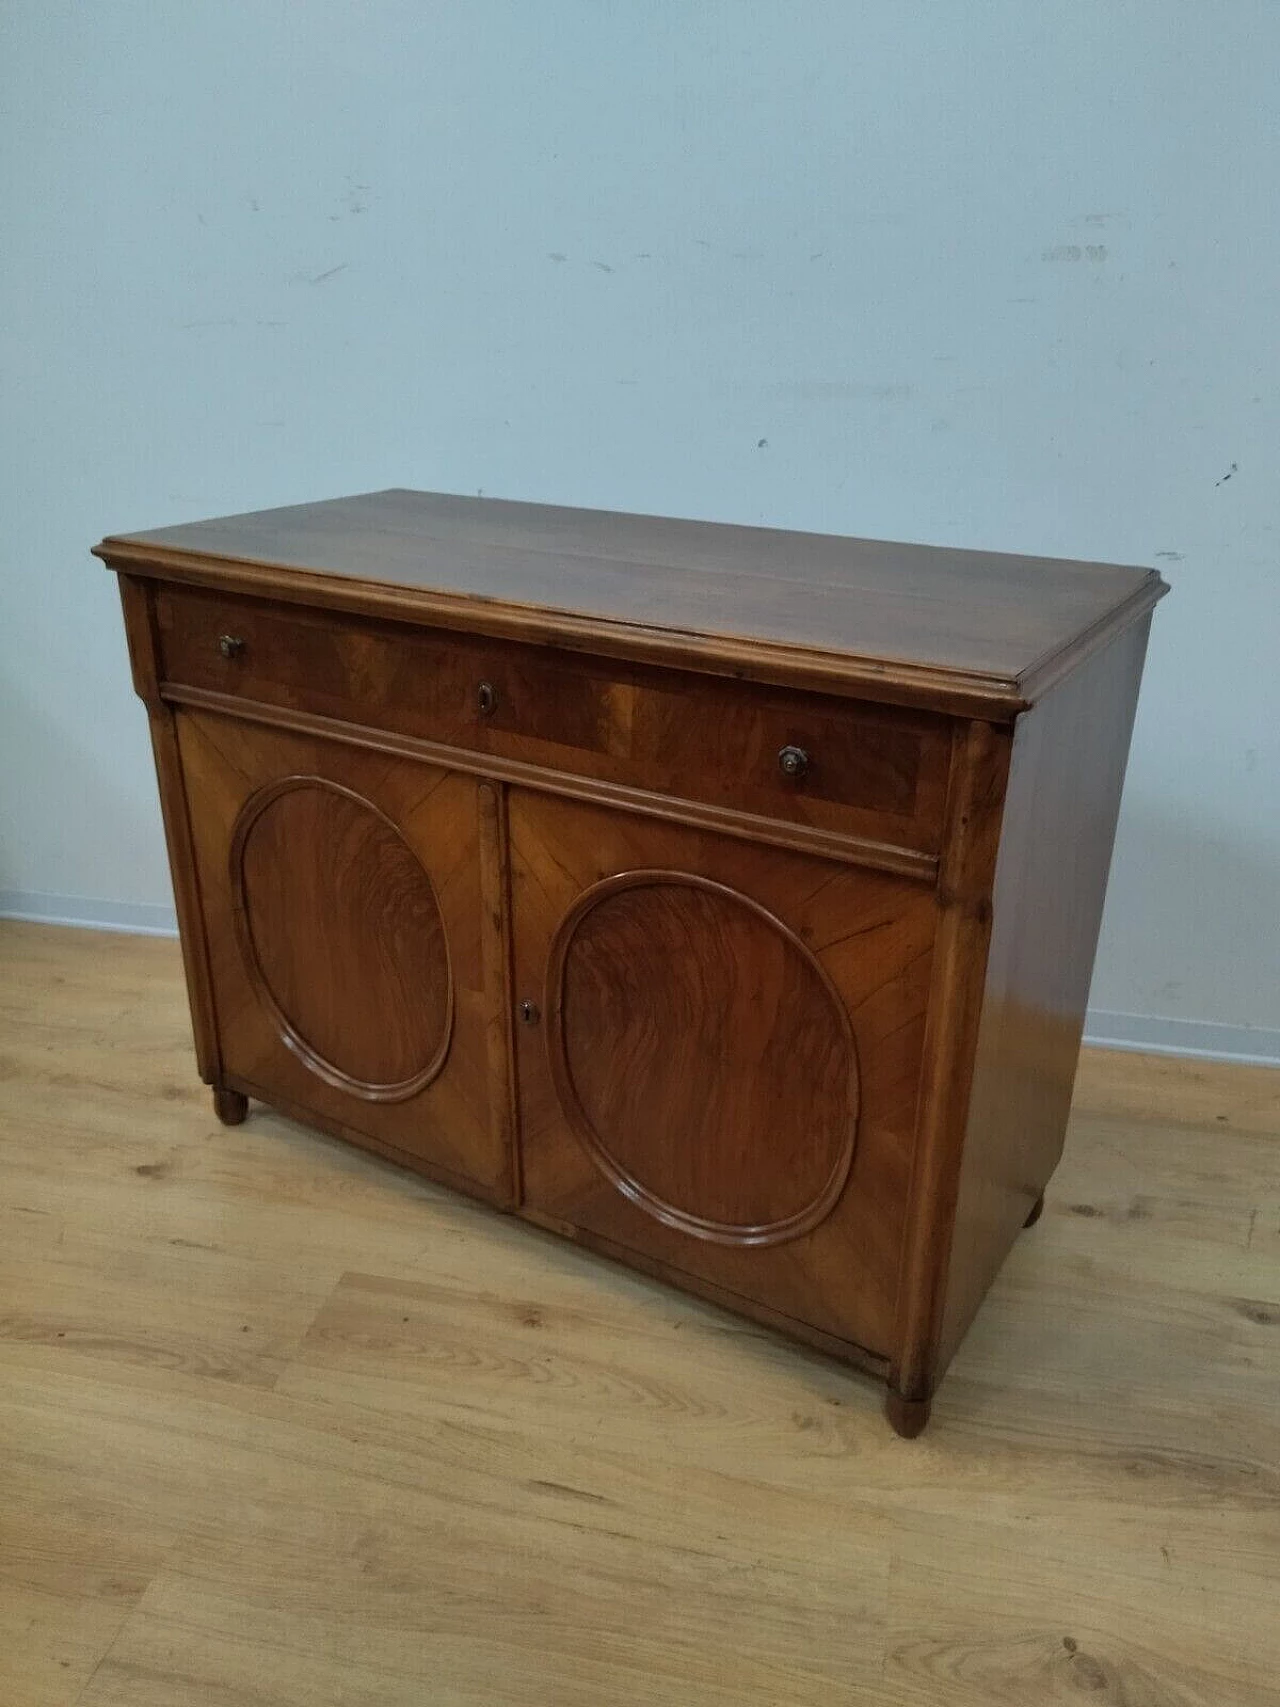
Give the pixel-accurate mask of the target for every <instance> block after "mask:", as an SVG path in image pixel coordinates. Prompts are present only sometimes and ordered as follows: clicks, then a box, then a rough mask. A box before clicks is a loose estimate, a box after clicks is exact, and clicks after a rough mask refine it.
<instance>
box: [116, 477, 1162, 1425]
mask: <svg viewBox="0 0 1280 1707" xmlns="http://www.w3.org/2000/svg"><path fill="white" fill-rule="evenodd" d="M95 550H96V552H97V555H98V556H100V557H101V558H102V559H103V560H104V561H105V562H106V563H107V564H108V565H109V566H110V567H111V568H112V569H114V570H115V571H117V573H118V575H119V579H120V589H121V594H122V597H123V601H124V612H125V625H126V630H127V634H128V644H129V653H130V658H131V660H132V667H133V679H134V685H135V687H136V689H137V691H138V693H139V694H140V696H141V697H142V699H143V701H144V702H145V704H146V707H147V712H148V715H149V718H150V724H151V735H152V741H153V744H154V749H155V757H156V767H157V771H158V773H159V780H160V795H161V802H162V805H163V810H164V822H165V830H166V835H167V838H168V847H169V857H170V862H171V865H172V870H173V882H174V890H175V894H176V898H177V907H178V919H179V924H180V927H181V934H182V948H183V955H184V960H185V965H186V973H187V983H188V988H189V991H190V997H191V1012H192V1019H193V1024H194V1030H195V1043H196V1055H197V1060H198V1065H199V1070H200V1073H201V1075H202V1077H203V1078H204V1079H205V1080H206V1082H208V1083H209V1084H210V1085H212V1087H213V1093H214V1101H215V1106H216V1108H217V1112H218V1114H219V1116H220V1117H221V1118H222V1119H223V1120H224V1121H227V1122H236V1121H239V1120H242V1119H243V1118H244V1116H245V1112H246V1108H247V1099H248V1098H249V1097H257V1098H261V1099H262V1100H263V1101H265V1102H268V1103H270V1104H272V1105H274V1106H275V1107H277V1108H279V1109H282V1110H284V1111H286V1112H288V1113H290V1114H293V1115H295V1116H297V1117H298V1118H300V1119H302V1120H305V1121H308V1122H310V1123H311V1124H313V1125H315V1126H318V1127H320V1128H322V1129H324V1130H325V1131H328V1132H331V1133H336V1134H338V1135H340V1136H341V1137H344V1138H347V1139H350V1140H351V1141H352V1142H353V1143H357V1144H361V1145H364V1146H366V1147H368V1148H370V1149H373V1150H376V1151H379V1152H380V1153H382V1154H383V1155H386V1156H390V1157H393V1158H394V1159H395V1160H397V1161H399V1162H402V1163H404V1164H406V1165H407V1166H409V1167H413V1168H417V1169H419V1170H421V1171H422V1172H423V1173H425V1174H428V1175H430V1176H431V1177H432V1178H434V1179H438V1180H441V1181H443V1182H446V1183H447V1184H449V1185H452V1186H456V1187H458V1188H459V1189H461V1190H464V1191H467V1192H470V1193H473V1194H475V1195H477V1196H479V1197H482V1198H484V1199H486V1200H487V1201H489V1202H490V1203H492V1204H494V1205H496V1206H497V1207H499V1208H501V1209H505V1210H510V1211H514V1212H515V1213H516V1214H519V1215H522V1216H525V1217H526V1218H527V1219H529V1220H530V1221H534V1222H537V1223H538V1224H539V1225H540V1226H543V1227H548V1228H551V1229H553V1230H555V1231H556V1232H559V1233H563V1234H565V1235H566V1236H567V1237H570V1238H573V1239H576V1240H578V1241H580V1242H581V1243H582V1244H584V1245H588V1246H590V1247H592V1248H593V1249H595V1250H598V1251H600V1252H603V1253H605V1254H607V1255H608V1256H611V1257H615V1258H618V1259H619V1260H621V1261H623V1262H626V1263H629V1264H632V1265H633V1266H635V1267H637V1268H640V1269H643V1270H644V1271H645V1272H646V1273H649V1274H652V1275H656V1276H658V1277H660V1278H662V1279H664V1280H667V1281H670V1282H672V1283H674V1284H675V1285H678V1286H681V1287H684V1288H686V1289H688V1290H690V1291H692V1292H696V1293H699V1294H701V1295H702V1296H704V1297H707V1298H710V1299H714V1300H716V1301H717V1302H719V1303H721V1304H724V1305H726V1306H728V1307H729V1308H731V1309H734V1310H738V1311H741V1312H742V1313H744V1314H746V1315H748V1316H751V1317H754V1318H756V1319H757V1320H760V1321H763V1322H767V1323H769V1324H772V1325H773V1326H775V1327H777V1328H779V1329H782V1330H783V1331H785V1332H788V1333H791V1334H793V1335H796V1336H798V1337H799V1338H801V1339H804V1340H807V1341H809V1342H810V1343H811V1344H814V1345H816V1346H819V1347H821V1348H822V1349H823V1350H825V1351H828V1352H831V1353H834V1354H835V1355H836V1356H837V1357H841V1358H843V1359H845V1360H846V1361H848V1362H849V1363H851V1364H854V1365H856V1366H857V1367H858V1368H860V1369H863V1370H865V1371H868V1372H870V1373H871V1374H873V1375H875V1376H878V1377H879V1378H880V1379H881V1380H882V1381H884V1382H885V1383H886V1384H887V1387H888V1395H889V1397H888V1413H889V1416H890V1419H891V1421H892V1422H893V1424H894V1426H895V1427H896V1428H897V1429H898V1430H899V1431H900V1432H901V1433H904V1434H914V1433H917V1432H918V1431H919V1430H920V1429H921V1428H922V1427H923V1426H924V1423H925V1421H926V1420H927V1417H928V1412H929V1404H930V1401H931V1398H932V1395H933V1392H934V1389H935V1386H936V1384H937V1382H938V1380H939V1378H940V1376H941V1374H942V1372H943V1370H944V1369H945V1368H946V1365H947V1363H948V1361H949V1360H950V1358H951V1356H952V1354H953V1352H954V1351H955V1349H956V1347H957V1345H958V1344H959V1342H960V1339H961V1337H962V1336H963V1334H964V1332H965V1330H966V1328H967V1327H968V1325H969V1322H970V1320H971V1319H972V1317H973V1315H974V1313H975V1311H976V1310H977V1308H978V1306H979V1304H980V1303H981V1300H982V1297H983V1295H984V1293H985V1292H986V1290H987V1288H988V1286H989V1285H990V1283H991V1281H992V1279H993V1278H994V1276H995V1274H996V1272H997V1270H998V1269H999V1267H1000V1264H1001V1262H1002V1261H1003V1259H1004V1257H1005V1255H1006V1253H1007V1252H1008V1250H1009V1248H1010V1246H1011V1245H1012V1243H1013V1241H1014V1240H1015V1238H1016V1237H1017V1235H1018V1233H1019V1231H1020V1229H1021V1228H1022V1227H1023V1226H1024V1224H1029V1223H1030V1222H1031V1221H1033V1220H1034V1219H1035V1218H1036V1216H1037V1215H1038V1213H1039V1209H1040V1205H1041V1203H1042V1200H1043V1193H1044V1188H1045V1185H1046V1182H1047V1181H1048V1179H1049V1177H1050V1175H1051V1174H1052V1172H1053V1169H1054V1166H1055V1164H1056V1162H1057V1160H1058V1157H1059V1155H1060V1153H1061V1149H1062V1141H1063V1133H1064V1129H1065V1126H1066V1121H1067V1112H1068V1106H1069V1104H1070V1100H1071V1089H1072V1081H1073V1078H1074V1074H1075V1067H1076V1058H1077V1054H1078V1050H1079V1044H1080V1034H1081V1027H1082V1024H1083V1018H1084V1010H1085V1000H1086V997H1087V994H1088V989H1089V979H1090V974H1091V970H1092V966H1093V956H1094V949H1095V946H1096V942H1097V934H1098V924H1099V919H1100V916H1101V911H1102V901H1103V893H1104V889H1105V886H1106V879H1107V868H1108V864H1109V861H1110V856H1111V844H1112V838H1113V834H1114V830H1115V822H1116V813H1117V810H1118V806H1119V801H1120V790H1121V784H1122V781H1123V776H1124V768H1125V759H1126V755H1127V752H1128V746H1129V735H1130V729H1131V725H1132V721H1133V713H1134V705H1135V701H1136V698H1137V692H1138V683H1139V678H1140V675H1141V671H1142V662H1143V655H1144V651H1145V648H1146V641H1147V630H1148V626H1149V623H1150V616H1151V610H1152V607H1153V606H1154V604H1155V602H1156V600H1157V599H1158V598H1160V596H1161V595H1162V594H1163V593H1164V591H1165V590H1166V589H1165V586H1164V583H1163V582H1162V581H1161V579H1160V577H1159V576H1158V575H1157V574H1156V573H1155V572H1154V571H1153V570H1148V569H1135V568H1117V567H1111V566H1105V565H1098V564H1082V563H1067V562H1057V561H1047V560H1041V559H1032V558H1020V557H1007V556H995V555H992V554H989V553H982V552H968V551H951V550H936V549H929V548H925V547H921V546H911V545H892V544H882V543H876V542H873V541H868V540H855V539H840V538H830V537H824V536H819V535H812V534H790V533H780V532H774V531H768V530H764V529H755V528H738V527H725V526H717V525H711V524H707V523H694V522H683V521H672V520H663V519H659V518H656V517H642V516H630V515H611V514H605V513H600V512H594V511H575V510H565V509H553V508H546V507H542V506H536V505H528V504H514V503H499V502H494V501H491V500H480V499H468V498H459V497H447V496H438V495H432V494H427V493H419V492H407V491H389V492H379V493H372V494H368V495H366V496H362V497H356V498H344V499H339V500H335V501H333V502H329V503H318V504H306V505H302V506H299V507H297V508H291V509H281V510H272V511H266V512H262V513H260V514H254V515H243V516H230V517H226V518H224V519H222V520H218V521H210V522H200V523H193V524H191V525H188V526H183V527H174V528H166V529H161V530H159V531H156V532H150V533H139V534H130V535H118V536H113V537H111V538H109V539H106V540H104V541H103V543H102V544H101V545H99V546H97V547H96V548H95Z"/></svg>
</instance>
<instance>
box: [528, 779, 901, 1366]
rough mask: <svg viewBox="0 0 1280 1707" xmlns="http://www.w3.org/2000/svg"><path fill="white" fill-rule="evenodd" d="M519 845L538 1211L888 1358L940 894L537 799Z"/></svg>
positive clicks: (531, 1204)
mask: <svg viewBox="0 0 1280 1707" xmlns="http://www.w3.org/2000/svg"><path fill="white" fill-rule="evenodd" d="M509 824H510V847H511V877H512V893H513V900H512V917H513V927H514V955H515V993H516V997H517V1003H518V1012H519V1014H520V1017H521V1018H522V1020H523V1022H524V1023H522V1024H520V1025H519V1026H518V1027H517V1037H518V1043H517V1068H518V1077H519V1095H520V1121H521V1155H522V1166H523V1192H524V1202H525V1207H526V1211H527V1212H528V1213H531V1214H532V1215H534V1216H535V1218H539V1219H542V1220H544V1221H545V1222H547V1223H548V1224H549V1225H551V1226H554V1227H556V1228H558V1229H559V1230H562V1231H569V1230H572V1231H574V1232H576V1233H577V1235H578V1236H579V1237H581V1238H582V1239H583V1240H584V1241H585V1242H587V1243H591V1244H593V1245H596V1246H598V1247H599V1248H601V1249H603V1250H606V1251H612V1252H614V1253H616V1254H618V1255H623V1256H625V1257H626V1258H627V1260H631V1261H636V1260H638V1261H640V1263H641V1266H645V1267H648V1268H651V1269H654V1270H656V1271H657V1272H669V1273H671V1274H672V1276H673V1278H678V1279H680V1280H682V1281H683V1282H685V1283H688V1282H689V1281H690V1280H692V1281H693V1282H695V1283H697V1284H700V1286H701V1289H702V1290H704V1291H706V1292H707V1293H709V1294H710V1295H712V1296H715V1297H717V1298H720V1299H722V1300H723V1301H725V1302H727V1303H730V1304H733V1303H735V1302H737V1303H740V1304H742V1305H743V1306H744V1307H746V1308H748V1309H749V1310H751V1312H752V1313H754V1314H757V1315H763V1316H766V1317H768V1318H769V1319H772V1320H781V1319H784V1318H787V1317H791V1318H793V1319H794V1322H796V1323H805V1324H807V1325H808V1326H809V1328H811V1329H813V1330H816V1336H811V1337H818V1338H819V1339H820V1340H821V1337H822V1336H823V1335H825V1336H829V1338H830V1339H831V1340H832V1341H836V1342H839V1344H840V1345H841V1346H848V1347H851V1348H861V1349H862V1350H864V1351H869V1352H871V1353H873V1354H874V1355H877V1356H883V1355H886V1354H887V1353H888V1351H889V1348H890V1347H891V1345H892V1324H893V1312H894V1305H895V1292H896V1275H897V1270H898V1256H899V1251H900V1246H901V1239H902V1232H903V1224H904V1217H905V1213H906V1198H907V1188H908V1181H909V1175H910V1166H911V1152H912V1135H913V1128H914V1121H915V1107H916V1094H917V1081H918V1078H919V1071H920V1059H921V1050H922V1044H923V1036H924V1021H925V1008H926V1001H927V995H928V987H929V972H930V961H931V956H932V947H933V931H934V916H935V909H934V897H933V892H932V889H931V887H930V886H929V885H928V884H925V883H921V882H918V881H915V880H912V879H910V878H904V877H901V876H896V875H891V874H887V873H885V872H881V871H875V870H870V869H867V868H863V867H859V866H855V865H852V864H843V863H836V862H833V861H827V860H825V859H817V858H814V857H812V856H810V855H807V854H799V853H796V852H793V851H791V850H788V849H785V848H777V847H770V846H763V845H759V844H752V843H747V842H741V841H737V840H733V839H730V838H728V837H726V836H723V835H718V834H715V833H714V832H710V831H704V830H700V829H694V828H690V827H687V826H684V825H678V824H670V823H666V822H662V821H659V820H655V819H650V818H645V817H640V816H635V815H631V814H628V813H625V812H620V811H615V810H610V809H607V808H602V807H597V806H592V805H588V804H585V803H578V802H571V801H566V800H558V799H554V798H552V797H550V796H545V795H539V794H535V793H531V792H525V791H522V790H513V791H512V793H511V799H510V804H509ZM837 1349H838V1347H837Z"/></svg>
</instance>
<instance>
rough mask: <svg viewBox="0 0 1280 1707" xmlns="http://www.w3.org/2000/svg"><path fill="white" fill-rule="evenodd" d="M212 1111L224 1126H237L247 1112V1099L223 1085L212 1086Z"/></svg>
mask: <svg viewBox="0 0 1280 1707" xmlns="http://www.w3.org/2000/svg"><path fill="white" fill-rule="evenodd" d="M213 1112H214V1113H215V1114H216V1115H217V1117H218V1119H219V1120H220V1121H221V1122H222V1124H223V1125H224V1126H239V1124H240V1122H241V1121H242V1120H243V1119H244V1117H245V1115H246V1114H248V1112H249V1099H248V1097H246V1096H241V1094H240V1092H239V1091H231V1090H228V1089H227V1087H226V1086H225V1085H215V1086H214V1087H213Z"/></svg>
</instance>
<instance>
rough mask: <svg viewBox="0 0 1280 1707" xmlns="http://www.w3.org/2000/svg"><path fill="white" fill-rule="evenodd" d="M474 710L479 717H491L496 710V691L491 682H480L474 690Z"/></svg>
mask: <svg viewBox="0 0 1280 1707" xmlns="http://www.w3.org/2000/svg"><path fill="white" fill-rule="evenodd" d="M476 709H477V711H479V713H480V715H481V717H492V716H493V714H494V712H495V711H496V710H497V709H498V690H497V688H495V687H494V685H493V683H492V682H481V683H480V686H479V687H478V688H477V689H476Z"/></svg>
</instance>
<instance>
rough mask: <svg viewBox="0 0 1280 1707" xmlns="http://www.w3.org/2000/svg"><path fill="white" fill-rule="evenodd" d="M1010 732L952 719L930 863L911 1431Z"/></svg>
mask: <svg viewBox="0 0 1280 1707" xmlns="http://www.w3.org/2000/svg"><path fill="white" fill-rule="evenodd" d="M1010 746H1011V741H1010V737H1009V734H1008V732H1007V731H1005V730H1000V729H996V728H993V727H992V726H991V725H990V724H987V723H970V724H968V725H964V724H958V725H957V727H956V733H955V744H954V749H953V759H952V772H951V789H950V793H949V797H948V803H947V809H948V816H949V820H950V822H949V830H948V837H947V853H946V857H945V859H944V861H943V866H942V869H941V871H940V872H939V894H938V929H937V940H936V944H935V949H934V960H933V987H932V989H931V990H930V993H929V1023H928V1027H927V1030H926V1033H925V1042H924V1054H923V1061H924V1065H923V1071H922V1075H921V1085H920V1100H919V1105H918V1115H917V1122H916V1133H915V1145H914V1149H913V1168H912V1176H911V1199H910V1201H911V1209H910V1214H909V1216H908V1219H907V1223H906V1236H905V1238H904V1240H903V1244H902V1259H901V1260H902V1268H901V1273H900V1276H899V1284H898V1320H897V1325H896V1330H895V1336H894V1353H893V1366H892V1370H891V1373H890V1387H891V1389H892V1391H893V1395H894V1403H893V1404H892V1405H891V1408H890V1412H889V1415H890V1420H891V1421H892V1422H894V1423H895V1425H896V1423H897V1422H898V1421H902V1422H903V1423H904V1424H905V1425H907V1427H908V1430H909V1432H910V1433H912V1434H918V1433H919V1432H920V1429H921V1428H922V1427H923V1426H924V1421H925V1420H927V1413H926V1416H925V1417H924V1418H922V1417H921V1415H920V1412H919V1411H918V1410H915V1411H908V1410H906V1409H904V1406H903V1401H906V1402H908V1403H910V1404H911V1405H913V1406H920V1405H927V1403H928V1401H929V1400H930V1398H931V1397H932V1394H933V1387H934V1380H935V1374H936V1357H937V1344H938V1334H939V1322H940V1320H941V1313H942V1309H943V1304H944V1299H945V1289H946V1279H947V1263H948V1258H949V1254H950V1249H951V1233H952V1228H953V1225H954V1220H955V1205H956V1195H957V1192H958V1190H959V1177H960V1166H961V1158H962V1154H963V1145H964V1134H965V1127H966V1122H967V1117H968V1109H969V1094H970V1087H971V1084H972V1078H973V1063H974V1051H975V1048H976V1046H977V1038H978V1028H979V1024H980V1022H981V1016H982V1003H983V989H984V980H985V973H986V962H987V947H988V943H989V941H990V937H991V892H992V886H993V884H994V881H995V868H996V857H997V851H998V848H999V843H1000V823H1001V817H1002V814H1003V810H1004V795H1005V786H1006V781H1007V778H1008V771H1009V752H1010Z"/></svg>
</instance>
